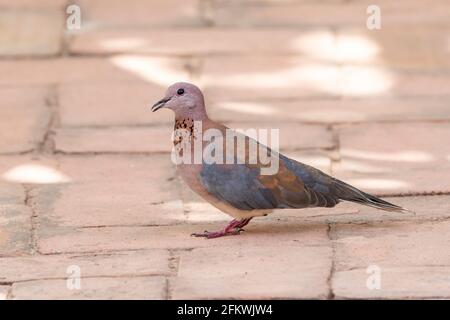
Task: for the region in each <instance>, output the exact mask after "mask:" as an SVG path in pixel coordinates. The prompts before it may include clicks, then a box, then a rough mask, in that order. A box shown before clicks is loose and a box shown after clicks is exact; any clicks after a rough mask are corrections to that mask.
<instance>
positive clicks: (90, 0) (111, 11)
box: [78, 0, 203, 29]
mask: <svg viewBox="0 0 450 320" xmlns="http://www.w3.org/2000/svg"><path fill="white" fill-rule="evenodd" d="M78 4H79V6H80V7H81V10H82V12H84V13H85V18H84V19H85V20H84V27H85V28H89V29H90V28H94V27H115V28H119V27H128V28H129V27H150V26H151V27H158V26H173V27H185V26H199V25H202V24H203V20H202V18H201V15H200V2H199V1H198V0H188V1H181V0H168V1H152V2H149V1H145V0H130V1H127V3H124V2H123V1H119V0H114V1H107V0H80V1H78Z"/></svg>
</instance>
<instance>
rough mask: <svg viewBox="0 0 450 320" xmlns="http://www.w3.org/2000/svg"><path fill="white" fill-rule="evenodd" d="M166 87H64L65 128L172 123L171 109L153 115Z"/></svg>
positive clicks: (61, 97) (61, 91) (61, 90)
mask: <svg viewBox="0 0 450 320" xmlns="http://www.w3.org/2000/svg"><path fill="white" fill-rule="evenodd" d="M165 90H166V88H165V87H164V86H162V85H155V84H152V83H146V84H130V83H97V84H90V85H84V84H77V85H73V84H71V85H61V86H60V87H59V90H58V97H59V104H60V118H61V125H62V126H95V127H105V126H127V125H144V124H162V123H167V124H169V123H170V124H172V122H173V115H172V113H171V112H170V111H169V110H160V111H159V112H155V113H152V112H150V107H151V106H152V105H153V104H154V103H155V102H156V101H159V100H160V99H161V98H162V97H163V96H164V93H165Z"/></svg>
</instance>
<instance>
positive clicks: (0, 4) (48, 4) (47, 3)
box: [0, 0, 67, 9]
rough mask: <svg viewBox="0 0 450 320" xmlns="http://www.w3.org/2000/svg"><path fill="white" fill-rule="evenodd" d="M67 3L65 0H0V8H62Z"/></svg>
mask: <svg viewBox="0 0 450 320" xmlns="http://www.w3.org/2000/svg"><path fill="white" fill-rule="evenodd" d="M66 4H67V1H66V0H41V1H34V0H15V1H10V0H0V8H14V9H15V8H20V9H41V8H62V7H63V6H64V5H66Z"/></svg>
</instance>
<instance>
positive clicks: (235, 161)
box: [152, 82, 408, 238]
mask: <svg viewBox="0 0 450 320" xmlns="http://www.w3.org/2000/svg"><path fill="white" fill-rule="evenodd" d="M161 108H168V109H171V110H172V111H173V112H174V113H175V127H174V135H173V143H174V150H173V153H172V156H173V155H174V153H175V158H174V157H173V158H172V159H173V160H174V161H175V162H176V163H177V171H178V172H179V174H180V176H181V177H182V179H183V180H184V181H185V182H186V184H187V185H188V186H189V187H190V188H191V189H192V190H193V191H194V192H195V193H197V194H198V195H200V196H201V197H202V198H203V199H205V200H206V201H208V202H209V203H211V204H212V205H213V206H215V207H217V208H218V209H220V210H221V211H223V212H225V213H227V214H228V215H230V216H231V217H233V218H234V219H233V220H232V221H231V222H230V223H229V224H228V225H227V226H226V227H225V228H224V229H223V230H220V231H215V232H208V231H205V232H204V233H194V234H193V236H198V237H206V238H217V237H221V236H225V235H235V234H239V233H240V231H242V228H243V227H244V226H245V225H247V224H248V223H249V222H250V220H251V219H252V218H253V217H257V216H264V215H267V214H268V213H270V212H271V211H272V210H273V209H283V208H299V209H300V208H308V207H334V206H335V205H336V204H338V203H339V202H341V201H342V200H344V201H352V202H356V203H359V204H363V205H367V206H370V207H374V208H377V209H381V210H386V211H396V212H402V211H408V210H406V209H403V208H401V207H399V206H397V205H394V204H392V203H389V202H387V201H384V200H382V199H380V198H377V197H375V196H373V195H370V194H368V193H365V192H363V191H361V190H358V189H357V188H355V187H353V186H351V185H348V184H347V183H345V182H342V181H340V180H338V179H335V178H333V177H331V176H329V175H327V174H325V173H323V172H321V171H320V170H318V169H315V168H313V167H310V166H308V165H305V164H303V163H300V162H297V161H295V160H293V159H290V158H288V157H286V156H284V155H282V154H281V153H278V152H276V151H274V150H272V149H270V148H269V147H266V146H264V145H263V144H261V143H259V142H257V141H256V140H255V139H252V138H249V137H247V136H245V135H243V134H241V133H236V132H233V133H234V134H235V136H233V135H229V131H230V129H229V128H227V127H226V126H224V125H222V124H220V123H217V122H214V121H212V120H211V119H209V118H208V115H207V113H206V109H205V104H204V99H203V94H202V92H201V91H200V89H199V88H197V87H196V86H195V85H192V84H189V83H184V82H179V83H175V84H173V85H171V86H170V87H169V88H168V89H167V92H166V95H165V97H164V98H163V99H161V100H160V101H158V102H157V103H155V104H154V105H153V107H152V111H156V110H159V109H161ZM177 132H181V134H177ZM211 133H214V139H211V138H209V139H208V138H206V139H205V136H206V135H208V136H211ZM239 138H243V139H244V141H245V142H244V145H243V146H244V149H243V150H244V153H243V154H241V156H239V152H237V149H238V147H237V144H238V143H237V142H236V141H237V140H238V139H239ZM213 142H214V148H213V149H214V152H211V145H213ZM253 145H256V146H257V147H258V149H255V148H252V146H253ZM241 149H242V144H241ZM255 150H258V151H259V156H260V157H256V161H250V160H255V155H254V152H255ZM221 152H222V153H223V155H221V154H220V153H221ZM235 153H238V155H236V154H235ZM262 154H265V155H266V158H267V159H269V161H265V162H264V163H263V162H262V161H261V159H260V158H261V155H262ZM205 155H209V158H208V159H207V158H206V157H205ZM211 158H212V160H211ZM267 159H265V160H267ZM181 160H182V161H181ZM230 160H232V161H230ZM271 161H273V162H274V163H276V164H277V166H276V167H277V168H276V169H277V170H276V171H274V172H265V171H269V170H268V169H269V167H268V163H271Z"/></svg>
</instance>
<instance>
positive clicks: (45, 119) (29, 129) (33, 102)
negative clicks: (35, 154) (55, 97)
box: [0, 87, 50, 154]
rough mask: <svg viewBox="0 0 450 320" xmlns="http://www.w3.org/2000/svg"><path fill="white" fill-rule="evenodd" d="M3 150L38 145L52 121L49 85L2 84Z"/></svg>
mask: <svg viewBox="0 0 450 320" xmlns="http://www.w3.org/2000/svg"><path fill="white" fill-rule="evenodd" d="M0 94H1V96H2V101H1V102H0V119H1V125H0V136H2V139H1V140H0V154H1V153H14V152H25V151H30V150H33V149H35V148H36V147H37V146H38V144H39V143H40V142H41V141H42V140H43V137H44V134H45V131H46V130H47V129H46V128H47V125H48V123H49V121H50V108H49V107H48V106H47V105H46V104H47V101H46V100H47V99H48V96H49V90H48V89H47V88H29V87H27V88H18V87H14V88H1V89H0Z"/></svg>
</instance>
